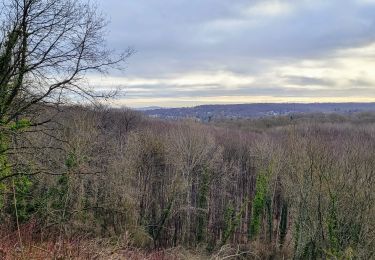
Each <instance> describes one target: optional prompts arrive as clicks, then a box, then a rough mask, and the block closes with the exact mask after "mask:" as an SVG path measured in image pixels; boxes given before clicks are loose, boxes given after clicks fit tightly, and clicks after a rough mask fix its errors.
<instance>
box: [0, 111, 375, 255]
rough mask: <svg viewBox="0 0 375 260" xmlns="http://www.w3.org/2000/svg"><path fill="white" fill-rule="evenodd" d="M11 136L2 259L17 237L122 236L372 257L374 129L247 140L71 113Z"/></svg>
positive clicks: (223, 132)
mask: <svg viewBox="0 0 375 260" xmlns="http://www.w3.org/2000/svg"><path fill="white" fill-rule="evenodd" d="M48 113H49V111H48V109H46V112H45V114H48ZM46 117H49V116H48V115H46ZM18 126H20V127H18ZM18 126H17V125H15V126H14V129H13V131H18V133H17V135H15V138H8V139H1V146H2V147H5V146H9V147H12V149H16V148H17V147H18V148H21V147H24V146H25V145H26V144H27V146H28V147H33V149H31V150H27V151H23V152H15V153H12V154H8V155H7V156H1V157H0V162H1V172H0V176H3V175H4V174H5V175H6V176H9V175H10V174H11V173H13V174H15V175H14V176H13V177H11V178H10V177H9V178H6V179H1V180H0V184H1V185H0V193H1V206H0V221H1V223H2V224H1V228H0V229H1V233H2V236H1V238H0V248H1V245H4V244H5V243H7V242H9V238H10V237H11V235H12V234H17V232H18V231H19V235H18V236H17V237H18V239H17V240H15V241H14V244H16V245H17V246H18V247H20V248H22V240H24V237H25V236H27V237H31V238H32V239H34V240H37V241H51V240H54V241H63V240H64V239H68V240H69V239H74V238H77V237H79V238H83V237H84V238H85V239H88V240H89V239H97V238H117V239H120V238H124V237H126V239H127V243H128V244H129V245H131V246H134V247H138V248H144V249H160V248H169V247H177V246H183V247H185V248H200V249H201V250H202V252H205V254H207V255H208V254H215V252H221V249H222V248H223V247H226V246H227V245H231V246H233V247H237V246H239V247H238V250H237V251H236V252H237V254H238V255H240V256H241V257H245V258H246V257H247V258H250V259H251V258H256V256H258V257H260V258H269V257H274V258H282V257H284V258H286V259H292V258H293V259H321V258H329V259H371V258H373V257H374V252H375V244H374V243H375V241H374V240H373V238H374V237H375V234H374V232H375V229H374V228H375V219H374V218H373V216H374V214H375V204H374V199H375V193H374V192H373V191H374V190H375V178H374V176H375V174H374V169H375V159H374V158H375V156H374V153H375V130H374V129H375V128H374V123H369V122H366V123H365V124H362V125H360V126H359V125H354V124H350V123H319V124H317V123H311V124H309V123H305V122H302V123H300V124H290V125H287V126H284V127H275V128H270V129H268V130H262V131H260V130H257V131H248V130H241V129H237V128H236V127H235V126H233V127H230V126H229V127H223V126H215V125H212V124H206V125H204V124H200V123H196V122H192V121H178V122H167V121H161V120H155V119H147V118H144V117H143V116H142V115H140V114H138V113H137V112H134V111H130V110H114V109H104V108H101V109H91V108H80V107H70V108H65V109H64V111H63V112H62V113H61V114H60V115H59V116H58V117H56V118H55V120H54V122H51V123H50V124H49V125H48V126H45V128H44V131H32V129H33V128H32V126H29V125H28V124H27V123H19V124H18ZM20 135H22V138H18V137H19V136H20ZM16 137H17V138H16ZM0 178H1V177H0ZM25 227H28V228H25ZM30 227H31V228H30ZM14 232H15V233H14Z"/></svg>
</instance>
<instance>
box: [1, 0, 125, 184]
mask: <svg viewBox="0 0 375 260" xmlns="http://www.w3.org/2000/svg"><path fill="white" fill-rule="evenodd" d="M0 6H1V7H0V157H3V158H0V161H1V163H0V164H1V166H0V173H1V174H0V175H1V176H0V182H1V181H2V180H4V179H7V178H9V177H10V176H14V175H19V174H18V173H14V172H13V173H12V174H9V173H4V172H6V171H8V169H9V168H10V166H9V164H8V163H6V161H7V159H6V158H5V157H6V156H7V154H9V151H10V150H14V149H19V147H21V148H22V149H23V148H25V145H24V144H22V145H19V144H18V145H17V144H15V143H14V140H16V138H15V135H17V136H18V137H19V136H20V133H21V132H22V131H23V130H24V129H26V128H27V129H29V128H30V127H38V126H40V125H42V124H45V123H46V122H49V121H50V120H51V115H52V114H53V113H45V111H46V108H51V107H59V106H60V105H61V104H66V103H67V101H69V100H70V101H73V100H77V99H78V98H85V99H88V100H91V101H92V100H95V98H96V97H108V95H110V93H96V92H95V91H93V90H92V89H90V88H89V86H88V84H85V81H84V79H85V77H86V76H87V74H88V73H94V72H96V73H107V72H108V71H109V69H112V68H121V64H122V63H123V62H124V61H125V60H126V58H127V57H129V55H130V54H131V53H132V51H131V50H130V49H128V50H126V51H125V52H124V53H121V54H118V55H116V54H114V52H113V51H111V50H110V49H108V48H107V46H106V44H105V39H104V36H105V27H106V25H107V23H106V20H105V19H104V17H103V16H102V15H101V14H100V13H98V12H97V11H96V9H95V6H93V5H91V4H90V3H88V2H84V1H74V0H0ZM43 111H44V112H43ZM47 115H49V116H47ZM17 146H18V148H15V147H17ZM28 147H30V145H29V144H28ZM4 156H5V157H4Z"/></svg>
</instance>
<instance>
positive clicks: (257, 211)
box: [248, 172, 268, 239]
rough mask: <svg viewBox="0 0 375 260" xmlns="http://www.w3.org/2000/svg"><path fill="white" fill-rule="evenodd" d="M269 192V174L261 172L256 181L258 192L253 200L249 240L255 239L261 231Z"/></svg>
mask: <svg viewBox="0 0 375 260" xmlns="http://www.w3.org/2000/svg"><path fill="white" fill-rule="evenodd" d="M267 191H268V176H267V172H259V174H258V176H257V180H256V192H255V197H254V200H253V207H252V215H251V220H250V225H249V230H248V237H249V239H254V238H255V237H256V236H257V235H258V233H259V229H260V224H261V218H262V214H263V210H264V206H265V202H266V199H267V198H266V197H267Z"/></svg>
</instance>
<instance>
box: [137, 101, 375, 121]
mask: <svg viewBox="0 0 375 260" xmlns="http://www.w3.org/2000/svg"><path fill="white" fill-rule="evenodd" d="M366 111H375V102H374V103H308V104H302V103H256V104H234V105H202V106H196V107H183V108H157V109H149V110H145V111H144V113H145V114H146V115H149V116H151V117H157V118H167V119H180V118H196V119H198V120H201V121H206V120H211V119H217V118H257V117H265V116H276V115H289V114H300V113H334V112H335V113H340V114H347V113H355V112H366Z"/></svg>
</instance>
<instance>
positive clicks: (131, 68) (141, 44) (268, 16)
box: [100, 0, 375, 98]
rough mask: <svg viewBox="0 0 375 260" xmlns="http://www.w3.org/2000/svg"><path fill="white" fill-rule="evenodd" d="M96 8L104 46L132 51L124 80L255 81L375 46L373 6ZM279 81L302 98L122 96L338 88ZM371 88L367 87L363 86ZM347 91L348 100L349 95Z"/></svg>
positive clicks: (176, 0)
mask: <svg viewBox="0 0 375 260" xmlns="http://www.w3.org/2000/svg"><path fill="white" fill-rule="evenodd" d="M100 6H101V8H103V10H104V12H105V13H107V14H108V15H109V16H110V17H111V24H110V27H109V29H110V33H109V45H110V46H111V47H113V48H115V49H123V48H125V47H127V46H132V47H134V48H135V49H136V50H137V53H136V54H135V55H134V57H132V58H131V59H130V60H129V64H128V70H127V71H126V73H125V74H118V75H121V76H126V77H127V76H132V77H139V78H161V77H164V78H172V77H176V75H181V74H184V73H193V72H200V73H202V72H215V71H229V72H233V73H237V74H244V75H251V76H254V77H257V76H259V75H261V74H264V73H268V72H272V71H273V70H274V69H275V68H277V67H278V66H284V65H287V64H290V63H298V62H299V61H302V60H306V59H314V60H321V61H323V62H324V61H325V60H326V59H329V58H332V57H336V56H337V51H338V50H342V49H346V48H354V47H361V46H366V45H368V44H371V43H373V42H374V41H375V15H374V14H375V4H373V3H370V1H367V3H366V1H360V0H350V1H345V3H343V1H340V0H330V1H326V0H316V1H311V0H301V1H293V0H290V1H287V0H284V1H276V0H275V1H273V0H267V1H265V0H263V1H261V0H253V1H248V0H238V1H227V0H205V1H201V0H191V1H187V0H136V1H133V0H106V1H103V2H102V3H100ZM283 77H284V78H283ZM281 79H282V80H285V81H286V83H290V84H295V85H298V86H301V89H300V91H299V90H296V89H293V90H289V89H288V88H287V86H285V87H284V88H283V86H277V87H275V88H274V89H272V90H271V88H267V87H265V88H264V89H263V87H256V88H253V87H250V88H245V87H243V88H241V89H240V90H238V89H237V90H234V91H233V90H228V89H226V90H225V89H224V90H220V87H221V86H217V87H215V88H213V87H212V86H207V89H206V90H203V91H200V92H197V91H195V90H194V89H193V87H192V86H186V88H185V89H183V90H181V89H180V88H179V89H170V88H169V87H168V86H165V85H158V86H152V87H150V86H148V87H146V86H145V87H144V88H145V89H146V88H147V89H148V90H150V92H149V93H148V94H147V92H142V93H136V92H134V93H133V92H132V94H131V95H130V96H128V97H129V98H133V97H134V98H135V97H136V96H139V97H140V98H142V97H143V96H144V95H151V96H152V95H155V93H160V94H157V95H159V97H164V96H168V97H173V96H174V95H177V96H181V95H186V94H189V95H191V96H199V95H200V96H205V95H216V94H228V95H229V94H230V92H233V93H237V92H239V93H238V94H239V95H240V94H248V95H256V94H259V95H266V94H267V95H268V94H269V95H271V94H272V95H281V96H282V95H289V94H288V93H292V94H293V95H310V94H311V95H312V96H315V94H314V93H315V92H314V93H313V92H312V90H306V89H304V88H302V87H303V86H304V85H323V86H335V85H337V83H336V82H334V81H332V79H326V78H320V77H316V76H310V75H293V76H288V75H287V76H281ZM202 85H204V82H203V83H202V84H200V86H202ZM369 85H370V86H372V85H371V83H369V84H367V85H366V86H369ZM189 91H190V92H189ZM293 91H294V92H293ZM304 91H306V93H307V94H306V93H304ZM314 91H315V90H314ZM327 91H328V90H327ZM332 91H333V90H332ZM335 91H336V92H335V93H337V95H338V96H339V95H342V93H341V92H337V91H338V90H337V89H336V90H335ZM345 91H346V93H347V95H351V94H352V92H351V91H350V90H348V89H347V88H346V90H345ZM366 91H369V89H367V90H366ZM226 92H228V93H226ZM308 93H310V94H308ZM322 94H323V93H322ZM333 94H334V93H332V95H333Z"/></svg>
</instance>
